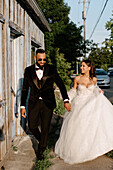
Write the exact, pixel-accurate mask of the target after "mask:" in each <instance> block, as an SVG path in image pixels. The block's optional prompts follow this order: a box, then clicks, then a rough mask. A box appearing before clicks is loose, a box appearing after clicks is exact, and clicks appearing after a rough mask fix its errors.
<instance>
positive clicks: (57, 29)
mask: <svg viewBox="0 0 113 170" xmlns="http://www.w3.org/2000/svg"><path fill="white" fill-rule="evenodd" d="M37 2H38V5H39V6H40V8H41V10H42V11H43V13H44V15H45V17H46V19H47V21H48V22H49V25H50V27H51V29H52V31H51V32H47V33H45V44H46V51H47V53H48V54H49V55H48V56H49V58H50V61H51V63H54V64H55V65H56V61H55V57H54V55H55V53H56V51H55V50H56V49H57V48H59V51H60V53H63V54H64V58H65V59H66V60H67V61H68V62H70V63H71V66H72V67H73V69H76V57H79V56H82V54H83V37H82V36H81V31H82V27H79V28H77V27H76V24H74V23H73V22H70V20H69V17H68V15H69V12H70V7H68V5H67V4H66V3H64V0H37Z"/></svg>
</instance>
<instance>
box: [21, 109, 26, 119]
mask: <svg viewBox="0 0 113 170" xmlns="http://www.w3.org/2000/svg"><path fill="white" fill-rule="evenodd" d="M20 113H21V115H22V117H24V118H26V115H27V114H26V109H25V108H21V109H20Z"/></svg>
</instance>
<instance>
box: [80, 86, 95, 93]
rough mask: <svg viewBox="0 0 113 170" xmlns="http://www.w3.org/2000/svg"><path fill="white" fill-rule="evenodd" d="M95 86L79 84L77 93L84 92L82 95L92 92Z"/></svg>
mask: <svg viewBox="0 0 113 170" xmlns="http://www.w3.org/2000/svg"><path fill="white" fill-rule="evenodd" d="M95 87H96V86H95V85H94V84H92V85H90V86H89V87H86V86H84V85H82V84H79V85H78V87H77V94H78V95H80V94H84V95H90V94H93V92H94V89H95Z"/></svg>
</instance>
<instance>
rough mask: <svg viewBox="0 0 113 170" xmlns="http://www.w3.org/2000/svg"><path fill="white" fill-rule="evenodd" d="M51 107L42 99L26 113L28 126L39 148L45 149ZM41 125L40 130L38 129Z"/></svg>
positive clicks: (51, 113) (51, 112) (51, 111)
mask: <svg viewBox="0 0 113 170" xmlns="http://www.w3.org/2000/svg"><path fill="white" fill-rule="evenodd" d="M52 115H53V109H49V108H48V107H47V106H46V105H45V103H44V102H43V101H42V100H39V101H38V102H37V103H36V105H35V106H34V107H33V109H32V110H31V111H30V112H29V113H28V126H29V129H30V130H31V132H32V133H33V135H34V136H35V138H36V139H37V140H38V141H39V148H40V150H43V151H44V150H45V148H46V146H47V138H48V132H49V127H50V122H51V118H52ZM38 125H40V126H41V132H40V131H39V129H38Z"/></svg>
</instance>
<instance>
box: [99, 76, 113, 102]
mask: <svg viewBox="0 0 113 170" xmlns="http://www.w3.org/2000/svg"><path fill="white" fill-rule="evenodd" d="M101 89H102V90H103V91H104V95H105V96H106V97H107V98H108V99H109V100H110V101H113V77H111V85H110V88H101Z"/></svg>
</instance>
